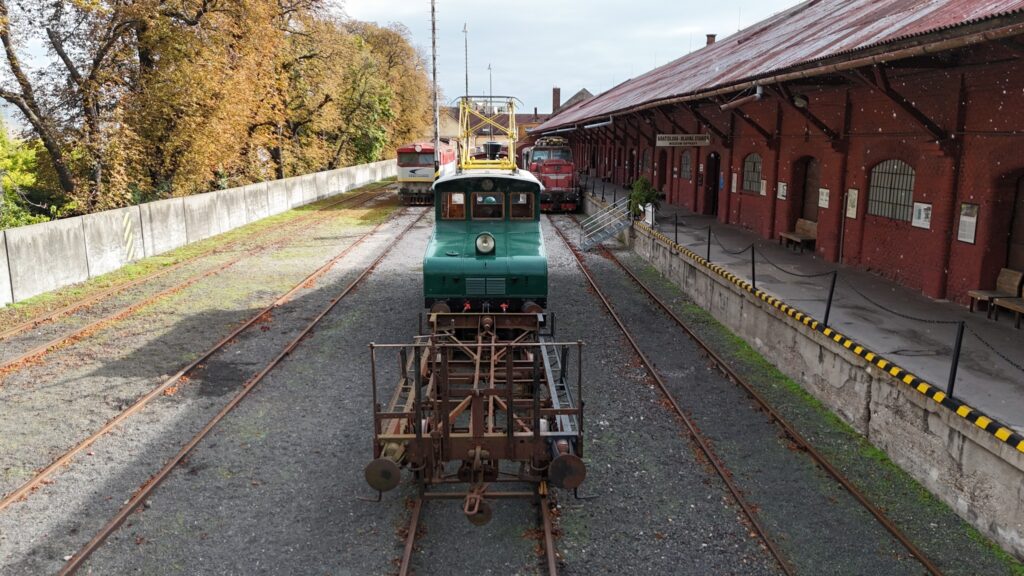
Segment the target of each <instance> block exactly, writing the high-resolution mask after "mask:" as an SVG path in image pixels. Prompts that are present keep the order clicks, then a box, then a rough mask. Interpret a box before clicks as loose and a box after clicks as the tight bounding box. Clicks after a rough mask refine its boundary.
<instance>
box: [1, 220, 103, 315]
mask: <svg viewBox="0 0 1024 576" xmlns="http://www.w3.org/2000/svg"><path fill="white" fill-rule="evenodd" d="M7 256H8V258H9V259H10V267H11V268H10V270H11V285H12V292H13V295H14V301H15V302H19V301H21V300H24V299H26V298H31V297H32V296H35V295H36V294H42V293H43V292H49V291H50V290H56V289H57V288H60V287H62V286H67V285H68V284H74V283H76V282H82V281H84V280H87V279H88V278H89V260H88V258H87V257H86V253H85V231H84V229H83V228H82V218H81V217H78V218H69V219H67V220H55V221H53V222H44V223H42V224H33V225H31V226H22V227H20V228H12V229H10V230H7ZM58 263H59V265H58Z"/></svg>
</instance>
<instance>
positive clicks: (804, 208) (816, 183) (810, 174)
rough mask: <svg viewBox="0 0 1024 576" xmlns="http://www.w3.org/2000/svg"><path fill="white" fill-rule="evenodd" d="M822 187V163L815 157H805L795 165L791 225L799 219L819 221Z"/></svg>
mask: <svg viewBox="0 0 1024 576" xmlns="http://www.w3.org/2000/svg"><path fill="white" fill-rule="evenodd" d="M820 187H821V163H820V162H818V160H817V158H815V157H813V156H804V157H803V158H800V159H799V160H797V161H796V162H794V163H793V185H792V190H793V194H792V199H793V208H792V209H791V212H790V213H791V214H792V217H791V218H790V220H791V221H790V222H789V225H790V226H793V225H795V224H796V221H797V219H798V218H803V219H804V220H810V221H811V222H817V221H818V188H820Z"/></svg>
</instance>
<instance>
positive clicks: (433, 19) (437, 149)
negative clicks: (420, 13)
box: [430, 0, 441, 178]
mask: <svg viewBox="0 0 1024 576" xmlns="http://www.w3.org/2000/svg"><path fill="white" fill-rule="evenodd" d="M430 57H431V67H432V69H433V72H432V73H433V77H434V175H435V178H436V177H437V174H438V173H439V172H440V171H441V110H440V109H439V108H438V104H437V0H430Z"/></svg>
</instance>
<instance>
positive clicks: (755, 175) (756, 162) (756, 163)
mask: <svg viewBox="0 0 1024 576" xmlns="http://www.w3.org/2000/svg"><path fill="white" fill-rule="evenodd" d="M743 190H745V191H747V192H755V193H758V194H760V193H761V155H760V154H757V153H754V154H750V155H749V156H747V157H746V158H744V159H743Z"/></svg>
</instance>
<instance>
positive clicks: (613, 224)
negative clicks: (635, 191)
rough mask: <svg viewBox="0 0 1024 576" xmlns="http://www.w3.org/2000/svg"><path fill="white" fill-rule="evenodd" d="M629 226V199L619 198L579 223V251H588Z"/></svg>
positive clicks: (630, 221)
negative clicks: (580, 229) (580, 231)
mask: <svg viewBox="0 0 1024 576" xmlns="http://www.w3.org/2000/svg"><path fill="white" fill-rule="evenodd" d="M631 224H632V218H631V215H630V211H629V197H623V198H620V199H619V200H617V201H615V202H614V203H612V204H609V205H607V206H605V207H604V208H602V209H601V211H599V212H597V213H596V214H593V215H591V216H589V217H588V218H587V219H585V220H583V221H582V222H580V226H581V227H582V233H581V236H580V249H581V250H584V251H586V250H590V249H591V248H593V247H594V246H597V245H598V244H600V243H601V242H604V241H605V240H607V239H609V238H611V237H613V236H615V235H616V234H618V233H619V232H622V231H623V230H625V229H626V228H629V227H630V225H631Z"/></svg>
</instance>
